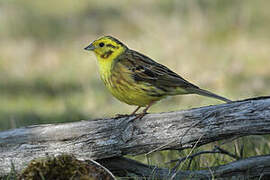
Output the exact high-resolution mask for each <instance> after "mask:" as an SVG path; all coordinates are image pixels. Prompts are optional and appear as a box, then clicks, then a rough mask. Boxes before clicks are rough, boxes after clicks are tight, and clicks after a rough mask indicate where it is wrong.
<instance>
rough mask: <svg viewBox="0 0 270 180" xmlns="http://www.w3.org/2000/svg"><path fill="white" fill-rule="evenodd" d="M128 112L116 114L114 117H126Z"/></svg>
mask: <svg viewBox="0 0 270 180" xmlns="http://www.w3.org/2000/svg"><path fill="white" fill-rule="evenodd" d="M128 116H129V115H128V114H116V115H115V119H119V118H123V117H128Z"/></svg>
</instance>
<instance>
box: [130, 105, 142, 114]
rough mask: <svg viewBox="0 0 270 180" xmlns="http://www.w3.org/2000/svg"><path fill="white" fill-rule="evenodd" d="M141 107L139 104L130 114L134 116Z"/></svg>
mask: <svg viewBox="0 0 270 180" xmlns="http://www.w3.org/2000/svg"><path fill="white" fill-rule="evenodd" d="M140 108H141V106H138V107H137V108H136V109H135V110H134V111H133V112H132V113H131V114H130V116H133V115H134V114H135V113H136V112H137V111H138V110H139V109H140Z"/></svg>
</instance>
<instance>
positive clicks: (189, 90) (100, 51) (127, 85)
mask: <svg viewBox="0 0 270 180" xmlns="http://www.w3.org/2000/svg"><path fill="white" fill-rule="evenodd" d="M85 50H88V51H94V53H95V55H96V57H97V60H98V66H99V71H100V76H101V79H102V80H103V82H104V84H105V86H106V87H107V88H108V89H109V91H110V92H111V93H112V94H113V95H114V96H115V97H116V98H117V99H119V100H120V101H122V102H125V103H127V104H130V105H136V106H138V107H137V108H136V109H135V111H134V112H133V113H132V115H133V114H135V113H136V112H137V111H138V110H139V109H140V108H141V107H146V108H145V109H144V110H143V113H141V114H139V115H138V116H137V117H138V118H141V117H143V116H144V114H146V112H147V110H148V109H149V107H150V106H151V105H153V104H154V103H155V102H157V101H159V100H161V99H163V98H165V97H167V96H174V95H179V94H199V95H203V96H208V97H212V98H216V99H219V100H222V101H225V102H231V101H230V100H228V99H226V98H224V97H221V96H218V95H216V94H214V93H211V92H209V91H206V90H203V89H200V88H199V87H197V86H195V85H193V84H191V83H190V82H188V81H187V80H185V79H183V78H182V77H181V76H179V75H178V74H176V73H174V72H173V71H171V70H170V69H169V68H167V67H166V66H164V65H162V64H159V63H157V62H155V61H154V60H152V59H150V58H149V57H147V56H145V55H143V54H141V53H139V52H137V51H134V50H131V49H129V48H128V47H127V46H126V45H124V44H123V43H122V42H120V41H119V40H117V39H116V38H114V37H111V36H104V37H101V38H99V39H97V40H95V41H94V42H92V43H91V44H90V45H89V46H87V47H86V48H85Z"/></svg>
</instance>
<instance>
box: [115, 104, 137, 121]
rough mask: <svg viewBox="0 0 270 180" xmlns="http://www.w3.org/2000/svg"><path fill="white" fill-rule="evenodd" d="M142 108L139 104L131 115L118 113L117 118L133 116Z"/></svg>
mask: <svg viewBox="0 0 270 180" xmlns="http://www.w3.org/2000/svg"><path fill="white" fill-rule="evenodd" d="M140 108H141V106H138V107H137V108H136V109H135V111H133V112H132V113H131V114H130V115H128V114H116V115H115V116H116V118H122V117H127V116H133V115H135V113H136V112H137V111H138V110H139V109H140Z"/></svg>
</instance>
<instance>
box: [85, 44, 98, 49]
mask: <svg viewBox="0 0 270 180" xmlns="http://www.w3.org/2000/svg"><path fill="white" fill-rule="evenodd" d="M95 48H96V47H95V46H94V45H93V44H92V43H91V44H90V45H89V46H87V47H85V48H84V50H86V51H93V50H94V49H95Z"/></svg>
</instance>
